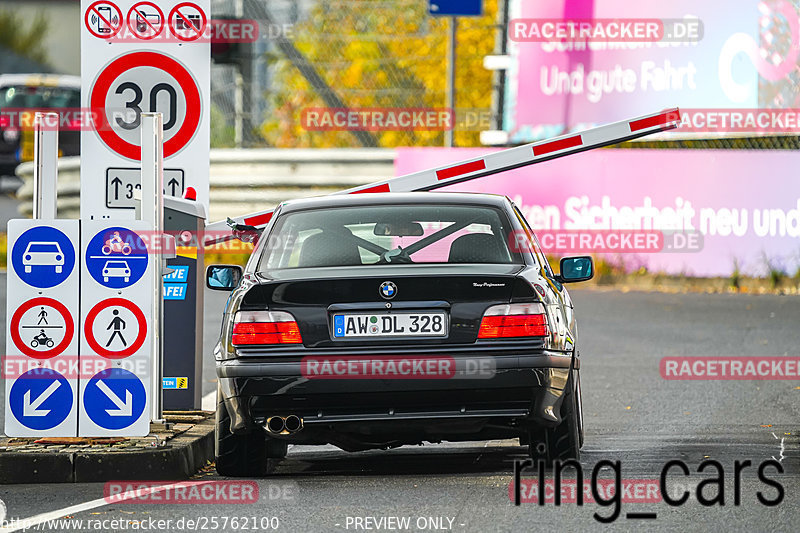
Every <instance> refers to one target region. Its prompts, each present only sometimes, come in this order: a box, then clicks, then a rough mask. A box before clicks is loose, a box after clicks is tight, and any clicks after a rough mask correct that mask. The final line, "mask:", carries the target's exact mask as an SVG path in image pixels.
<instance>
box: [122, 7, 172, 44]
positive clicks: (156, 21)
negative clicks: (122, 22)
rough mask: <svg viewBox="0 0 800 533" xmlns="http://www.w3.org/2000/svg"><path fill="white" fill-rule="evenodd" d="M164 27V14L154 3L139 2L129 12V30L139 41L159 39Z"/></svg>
mask: <svg viewBox="0 0 800 533" xmlns="http://www.w3.org/2000/svg"><path fill="white" fill-rule="evenodd" d="M164 25H165V22H164V12H163V11H161V8H160V7H158V6H157V5H155V4H154V3H152V2H139V3H138V4H136V5H134V6H133V7H132V8H131V10H130V11H128V28H130V30H131V32H132V33H133V35H135V36H136V37H138V38H139V39H143V40H149V39H154V38H155V37H158V35H160V34H161V32H162V31H164Z"/></svg>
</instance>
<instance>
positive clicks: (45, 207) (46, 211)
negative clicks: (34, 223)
mask: <svg viewBox="0 0 800 533" xmlns="http://www.w3.org/2000/svg"><path fill="white" fill-rule="evenodd" d="M58 122H59V120H58V114H57V113H36V114H35V115H34V119H33V124H34V126H33V127H34V138H33V161H34V167H33V218H35V219H42V218H43V219H48V220H52V219H55V218H56V198H57V192H56V184H57V182H58Z"/></svg>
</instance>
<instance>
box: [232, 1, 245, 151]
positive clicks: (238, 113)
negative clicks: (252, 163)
mask: <svg viewBox="0 0 800 533" xmlns="http://www.w3.org/2000/svg"><path fill="white" fill-rule="evenodd" d="M234 15H235V16H236V18H242V17H244V0H237V1H236V9H235V10H234ZM241 68H242V67H241V66H238V67H237V68H236V70H235V72H234V74H233V79H234V83H235V86H236V89H235V92H234V96H233V121H234V122H233V124H234V126H233V132H234V133H233V138H234V141H233V142H234V146H235V147H236V148H241V147H242V146H243V141H244V119H243V117H244V79H243V78H242V72H241Z"/></svg>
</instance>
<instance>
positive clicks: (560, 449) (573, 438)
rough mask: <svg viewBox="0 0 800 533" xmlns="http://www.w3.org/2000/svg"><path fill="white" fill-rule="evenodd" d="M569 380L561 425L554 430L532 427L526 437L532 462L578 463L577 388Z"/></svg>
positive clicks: (572, 380) (562, 407)
mask: <svg viewBox="0 0 800 533" xmlns="http://www.w3.org/2000/svg"><path fill="white" fill-rule="evenodd" d="M574 383H575V380H574V379H572V378H570V379H569V381H568V382H567V390H566V391H565V392H564V400H563V401H562V403H561V423H560V424H559V425H558V426H556V427H554V428H543V427H538V426H536V427H533V428H531V429H530V435H529V437H528V452H529V453H530V456H531V458H532V459H533V460H544V461H545V462H547V463H548V464H552V463H554V462H555V461H560V462H562V463H563V462H564V461H567V460H569V459H574V460H575V461H580V459H581V437H580V418H579V411H578V409H579V407H578V401H579V400H578V395H579V393H577V388H576V387H575V385H574Z"/></svg>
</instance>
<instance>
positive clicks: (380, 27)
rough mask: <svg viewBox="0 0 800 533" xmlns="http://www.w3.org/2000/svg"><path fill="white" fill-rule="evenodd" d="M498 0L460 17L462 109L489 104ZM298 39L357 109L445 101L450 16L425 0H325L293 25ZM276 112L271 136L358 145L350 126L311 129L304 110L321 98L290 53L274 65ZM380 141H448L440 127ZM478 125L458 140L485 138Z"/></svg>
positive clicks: (267, 129)
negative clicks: (487, 65) (489, 59)
mask: <svg viewBox="0 0 800 533" xmlns="http://www.w3.org/2000/svg"><path fill="white" fill-rule="evenodd" d="M496 14H497V2H496V0H485V2H484V14H483V16H481V17H474V18H473V17H470V18H461V19H459V24H458V41H457V46H456V50H457V55H458V59H457V70H456V87H457V93H456V108H457V109H481V110H486V111H488V110H489V108H490V104H491V86H492V83H491V82H492V73H491V72H489V71H487V70H486V69H484V68H483V64H482V62H483V57H484V56H485V55H487V54H491V53H492V51H493V49H494V39H495V31H494V29H495V20H496ZM293 33H294V39H293V42H294V45H295V46H296V47H297V49H298V50H300V52H302V53H303V54H304V55H305V57H306V58H307V59H308V60H309V61H310V62H311V63H312V64H313V65H314V66H315V68H316V70H317V71H318V72H319V74H320V75H321V76H322V77H323V78H324V79H325V81H326V82H327V83H328V84H329V85H330V87H332V88H333V89H334V91H335V92H336V93H337V94H338V95H339V97H341V99H342V100H343V101H344V103H345V105H347V106H348V107H350V108H365V107H392V108H444V106H445V100H446V94H445V93H446V86H445V85H446V83H445V80H446V69H447V34H448V19H444V18H438V17H431V16H429V15H428V12H427V3H426V2H421V1H419V0H389V1H387V0H381V1H376V0H373V1H369V2H367V1H353V0H334V1H325V2H323V1H321V2H319V4H318V5H317V6H316V7H314V8H313V10H312V12H311V14H310V16H309V17H308V19H307V20H305V21H303V22H301V23H300V24H299V25H297V26H296V27H295V28H294V32H293ZM273 67H274V78H273V85H272V87H273V88H272V90H271V92H270V94H269V95H268V96H269V99H270V103H271V108H272V110H273V115H272V116H271V117H268V118H267V120H266V121H265V122H264V123H263V125H262V128H261V132H262V135H263V136H264V138H265V139H266V140H267V141H268V142H269V143H270V144H273V145H275V146H279V147H337V146H357V141H356V140H355V138H354V137H353V136H352V135H351V134H350V133H348V132H342V131H326V132H315V131H307V130H305V129H304V128H303V124H302V112H303V110H304V109H307V108H312V107H324V106H325V104H324V103H323V101H322V99H321V98H320V97H319V95H318V94H316V92H315V90H314V89H313V88H312V87H311V86H310V85H309V83H308V82H307V81H306V79H305V78H304V77H303V76H302V74H301V73H300V72H299V71H298V70H297V69H296V68H294V66H293V65H292V64H291V63H290V62H289V61H288V60H286V59H283V58H279V59H278V60H276V61H275V63H274V65H273ZM375 135H376V137H377V138H378V142H379V144H380V146H385V147H393V146H441V145H442V144H443V141H444V136H443V133H442V132H441V131H383V132H375ZM478 139H479V133H478V132H477V131H458V130H457V131H456V135H455V140H456V144H457V145H458V146H477V145H479V140H478Z"/></svg>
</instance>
